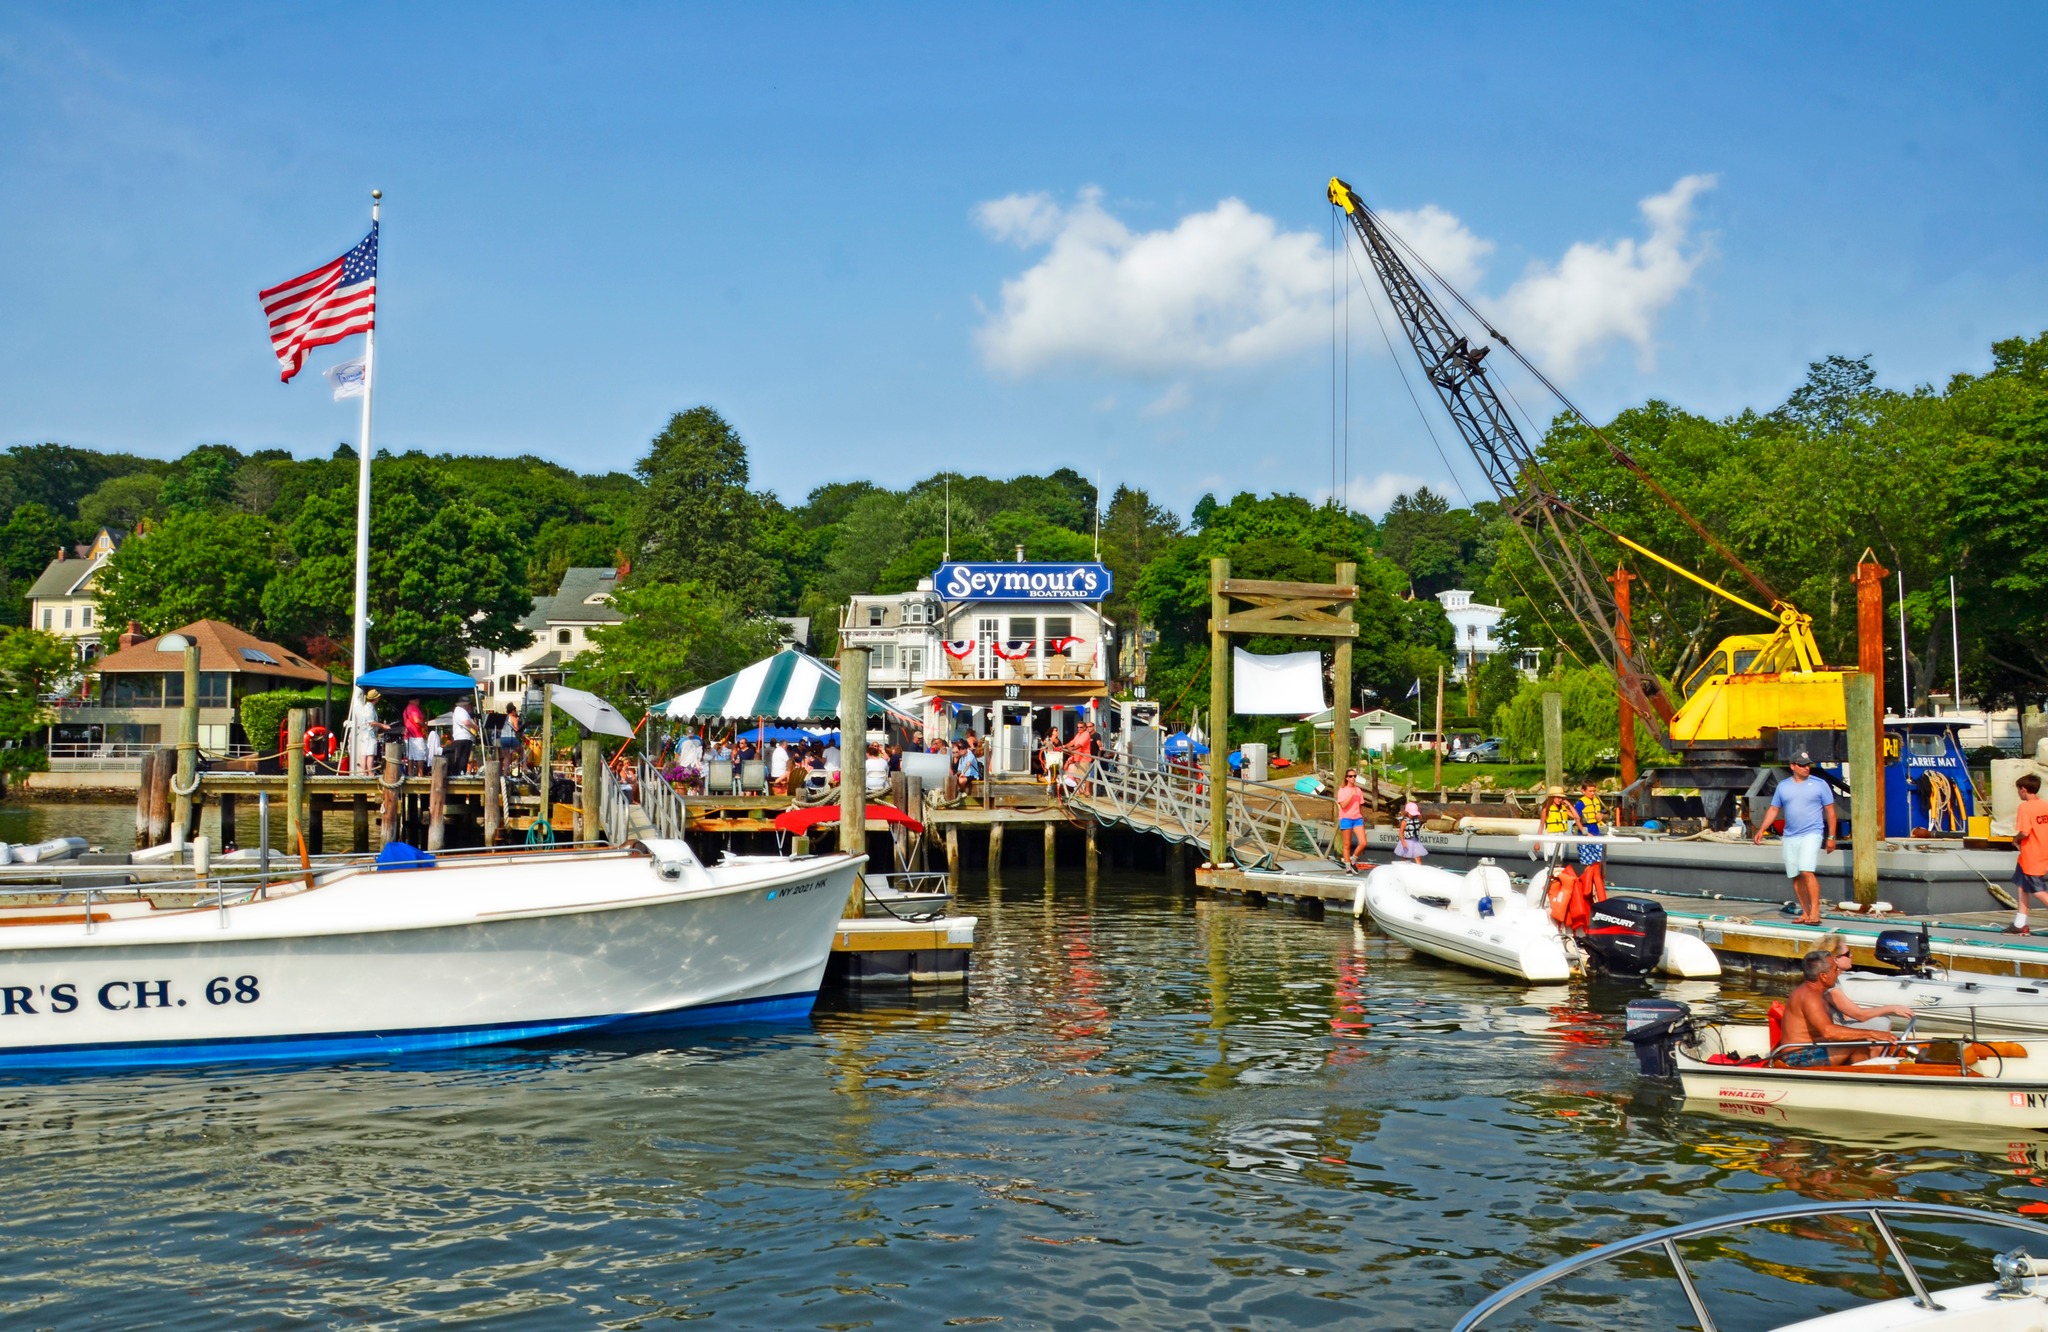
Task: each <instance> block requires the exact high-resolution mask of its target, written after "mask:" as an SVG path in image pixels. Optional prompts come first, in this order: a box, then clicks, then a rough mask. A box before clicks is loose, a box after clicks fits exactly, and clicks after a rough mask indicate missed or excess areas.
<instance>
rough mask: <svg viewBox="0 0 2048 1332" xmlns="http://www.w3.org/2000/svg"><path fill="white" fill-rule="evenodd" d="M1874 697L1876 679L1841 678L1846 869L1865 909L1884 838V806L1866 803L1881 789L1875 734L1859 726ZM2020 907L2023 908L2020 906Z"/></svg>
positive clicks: (1863, 675) (1860, 674) (1861, 674)
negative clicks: (1845, 722)
mask: <svg viewBox="0 0 2048 1332" xmlns="http://www.w3.org/2000/svg"><path fill="white" fill-rule="evenodd" d="M1876 693H1877V677H1876V676H1874V675H1871V674H1869V673H1868V672H1865V671H1849V672H1847V673H1845V674H1844V675H1843V676H1842V706H1843V708H1844V709H1846V710H1845V711H1844V713H1843V714H1842V715H1843V716H1845V717H1847V718H1848V719H1849V728H1848V729H1849V735H1848V741H1849V785H1850V788H1851V790H1852V792H1853V796H1854V803H1853V804H1852V805H1851V806H1850V811H1849V812H1850V816H1851V817H1850V824H1849V869H1850V880H1851V881H1852V883H1853V884H1854V885H1855V889H1856V901H1857V902H1858V903H1860V904H1861V905H1863V906H1869V905H1870V904H1871V903H1872V902H1875V901H1876V900H1877V843H1878V840H1879V839H1880V838H1881V837H1883V836H1884V825H1883V824H1882V823H1880V822H1879V820H1880V819H1882V818H1883V817H1884V806H1883V805H1882V804H1881V803H1879V802H1878V801H1876V800H1866V799H1865V796H1866V794H1867V793H1869V792H1873V791H1881V790H1883V789H1884V767H1883V765H1882V763H1881V762H1880V761H1879V759H1878V749H1877V733H1876V732H1875V731H1873V730H1872V729H1871V728H1870V727H1868V726H1864V725H1862V724H1861V723H1862V721H1863V719H1864V718H1865V717H1868V716H1869V715H1870V713H1871V708H1872V703H1871V698H1872V696H1873V695H1875V694H1876ZM2020 905H2021V906H2023V907H2024V906H2025V905H2026V904H2025V903H2024V902H2022V903H2021V904H2020Z"/></svg>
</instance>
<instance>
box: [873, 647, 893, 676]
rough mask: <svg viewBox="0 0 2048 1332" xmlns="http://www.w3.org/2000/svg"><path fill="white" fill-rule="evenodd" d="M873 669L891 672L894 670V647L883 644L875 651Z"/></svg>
mask: <svg viewBox="0 0 2048 1332" xmlns="http://www.w3.org/2000/svg"><path fill="white" fill-rule="evenodd" d="M875 669H876V670H878V671H893V670H895V669H896V645H895V644H894V643H884V644H882V645H881V646H880V647H878V648H876V649H875Z"/></svg>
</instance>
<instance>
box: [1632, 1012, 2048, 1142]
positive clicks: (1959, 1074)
mask: <svg viewBox="0 0 2048 1332" xmlns="http://www.w3.org/2000/svg"><path fill="white" fill-rule="evenodd" d="M1627 1039H1628V1040H1629V1042H1630V1043H1631V1044H1633V1045H1634V1046H1635V1047H1636V1052H1637V1056H1638V1058H1639V1059H1640V1060H1641V1064H1642V1069H1643V1071H1644V1072H1645V1073H1648V1074H1651V1075H1653V1076H1655V1075H1660V1074H1670V1073H1675V1074H1676V1075H1677V1077H1678V1080H1679V1083H1680V1084H1681V1086H1683V1088H1684V1090H1685V1099H1686V1103H1687V1104H1688V1105H1690V1106H1698V1107H1713V1108H1715V1109H1721V1108H1726V1107H1744V1106H1746V1107H1756V1108H1761V1109H1769V1108H1771V1107H1777V1106H1783V1107H1786V1108H1788V1109H1791V1110H1795V1111H1798V1112H1802V1113H1803V1112H1811V1111H1821V1112H1828V1111H1833V1112H1840V1113H1843V1114H1858V1115H1865V1114H1879V1115H1887V1116H1891V1117H1893V1118H1901V1119H1922V1120H1934V1121H1939V1122H1941V1123H1946V1124H1971V1125H1982V1126H1986V1127H1995V1128H2006V1129H2020V1130H2026V1131H2032V1132H2039V1131H2041V1130H2043V1129H2048V1042H2031V1043H2023V1042H2019V1041H1971V1040H1967V1039H1955V1038H1929V1037H1922V1036H1918V1035H1917V1034H1909V1033H1901V1034H1900V1035H1899V1036H1897V1037H1886V1036H1882V1035H1877V1034H1875V1033H1873V1040H1874V1041H1876V1042H1885V1043H1886V1044H1883V1045H1880V1046H1879V1052H1878V1055H1877V1057H1875V1058H1868V1059H1862V1060H1860V1061H1859V1062H1856V1063H1847V1064H1824V1065H1821V1066H1818V1067H1792V1066H1788V1065H1787V1064H1785V1062H1784V1061H1783V1059H1782V1057H1781V1056H1782V1053H1783V1049H1782V1047H1780V1046H1778V1045H1777V1044H1776V1042H1775V1041H1774V1039H1773V1032H1772V1030H1771V1028H1770V1027H1769V1026H1767V1025H1765V1024H1762V1023H1734V1022H1705V1023H1695V1022H1694V1021H1692V1014H1691V1012H1690V1010H1689V1009H1688V1008H1687V1007H1686V1005H1684V1004H1680V1003H1674V1002H1673V1001H1671V1000H1668V999H1633V1000H1630V1001H1629V1011H1628V1033H1627ZM1838 1044H1852V1045H1857V1046H1860V1047H1865V1048H1867V1047H1868V1046H1869V1045H1870V1044H1871V1043H1870V1042H1841V1043H1838Z"/></svg>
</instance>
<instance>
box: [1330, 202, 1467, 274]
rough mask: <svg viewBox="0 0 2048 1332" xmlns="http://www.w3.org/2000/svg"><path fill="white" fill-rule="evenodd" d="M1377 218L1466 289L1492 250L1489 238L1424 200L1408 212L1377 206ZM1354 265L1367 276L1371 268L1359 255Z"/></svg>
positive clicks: (1437, 268) (1434, 266) (1433, 266)
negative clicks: (1412, 210) (1474, 231)
mask: <svg viewBox="0 0 2048 1332" xmlns="http://www.w3.org/2000/svg"><path fill="white" fill-rule="evenodd" d="M1379 218H1380V220H1381V221H1382V222H1384V223H1386V224H1387V226H1388V227H1389V228H1391V229H1392V230H1393V233H1394V234H1395V235H1396V236H1399V237H1400V238H1401V239H1402V240H1404V241H1406V242H1408V244H1409V245H1410V246H1412V247H1414V250H1415V252H1416V253H1417V254H1419V255H1421V256H1422V257H1423V259H1424V260H1426V261H1427V262H1428V264H1429V266H1430V267H1431V268H1434V269H1435V270H1436V271H1437V272H1439V273H1441V274H1443V275H1444V280H1445V281H1446V282H1449V283H1450V284H1451V285H1452V286H1454V287H1457V288H1458V289H1460V290H1466V289H1468V288H1470V287H1472V286H1474V285H1475V284H1477V283H1478V281H1479V279H1480V277H1481V276H1483V275H1484V274H1485V272H1486V264H1485V262H1484V260H1485V259H1486V256H1487V255H1489V254H1492V253H1493V242H1492V241H1490V240H1481V239H1480V238H1479V237H1477V236H1475V235H1473V234H1472V233H1471V232H1470V231H1467V230H1466V229H1465V224H1464V223H1463V222H1460V221H1459V220H1458V219H1457V218H1456V217H1454V216H1452V215H1451V214H1449V213H1446V212H1445V211H1444V210H1443V209H1441V208H1438V207H1437V206H1436V205H1435V204H1424V205H1422V207H1420V208H1418V209H1416V210H1415V211H1414V212H1412V213H1409V212H1402V211H1400V210H1399V209H1394V208H1384V209H1381V210H1379ZM1353 253H1354V254H1356V253H1357V251H1355V250H1354V251H1353ZM1358 267H1359V271H1360V272H1363V273H1366V274H1367V275H1368V276H1370V274H1371V271H1372V270H1371V269H1370V268H1369V267H1367V265H1366V263H1365V261H1364V259H1363V258H1361V259H1360V260H1359V262H1358Z"/></svg>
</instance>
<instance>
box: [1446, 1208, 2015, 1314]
mask: <svg viewBox="0 0 2048 1332" xmlns="http://www.w3.org/2000/svg"><path fill="white" fill-rule="evenodd" d="M1822 1216H1827V1217H1854V1216H1865V1217H1868V1218H1870V1223H1871V1226H1872V1227H1873V1228H1874V1229H1875V1230H1876V1231H1877V1233H1878V1235H1879V1236H1880V1237H1882V1238H1883V1240H1884V1243H1885V1248H1886V1249H1887V1250H1888V1251H1889V1252H1890V1253H1891V1256H1892V1261H1893V1262H1895V1263H1897V1264H1898V1265H1899V1270H1900V1272H1901V1274H1902V1275H1904V1277H1905V1278H1906V1285H1907V1286H1908V1288H1910V1289H1911V1290H1912V1292H1913V1303H1914V1304H1915V1305H1917V1306H1919V1307H1920V1308H1922V1309H1926V1310H1929V1311H1936V1310H1939V1309H1940V1308H1941V1306H1940V1305H1938V1304H1936V1303H1935V1302H1934V1296H1933V1294H1932V1293H1930V1292H1929V1290H1928V1289H1927V1283H1926V1282H1925V1281H1924V1280H1922V1279H1921V1276H1920V1273H1919V1271H1918V1270H1917V1269H1915V1268H1914V1266H1913V1263H1912V1260H1911V1259H1909V1258H1908V1257H1907V1256H1906V1251H1905V1250H1904V1249H1903V1248H1902V1247H1901V1246H1900V1244H1899V1240H1898V1236H1897V1235H1896V1234H1895V1233H1894V1232H1893V1230H1892V1227H1891V1225H1890V1224H1889V1223H1888V1222H1887V1221H1886V1218H1887V1217H1894V1216H1912V1217H1933V1218H1940V1219H1944V1220H1949V1221H1961V1222H1967V1223H1969V1224H1972V1225H1995V1226H2004V1227H2007V1228H2010V1229H2013V1230H2024V1231H2026V1232H2027V1233H2029V1234H2032V1235H2037V1236H2041V1237H2044V1238H2048V1224H2044V1223H2042V1222H2038V1221H2028V1220H2026V1219H2024V1218H2021V1217H2015V1216H1999V1215H1997V1214H1995V1213H1991V1212H1980V1211H1976V1210H1973V1209H1971V1208H1968V1207H1955V1206H1951V1205H1949V1204H1946V1203H1869V1204H1863V1203H1859V1204H1854V1205H1846V1206H1845V1205H1844V1204H1842V1203H1831V1202H1806V1203H1788V1204H1785V1205H1784V1206H1780V1207H1767V1208H1764V1209H1762V1210H1760V1211H1755V1212H1743V1213H1741V1214H1739V1215H1736V1216H1724V1217H1716V1218H1713V1219H1710V1220H1705V1221H1689V1222H1686V1223H1684V1224H1682V1225H1676V1226H1666V1227H1665V1228H1664V1229H1662V1230H1653V1231H1651V1232H1650V1233H1649V1234H1647V1235H1639V1236H1637V1237H1636V1238H1634V1239H1626V1240H1617V1241H1615V1242H1614V1243H1612V1244H1603V1245H1601V1246H1600V1247H1599V1248H1597V1249H1592V1250H1589V1251H1588V1252H1586V1253H1582V1254H1580V1255H1578V1256H1577V1257H1575V1258H1566V1259H1564V1260H1563V1261H1561V1262H1556V1263H1552V1264H1551V1265H1550V1266H1548V1267H1546V1268H1544V1269H1542V1270H1541V1271H1539V1272H1532V1273H1530V1274H1529V1275H1528V1276H1525V1277H1523V1278H1522V1279H1521V1280H1520V1281H1517V1282H1515V1283H1514V1284H1513V1285H1510V1286H1505V1287H1503V1288H1501V1289H1500V1290H1498V1291H1495V1292H1494V1293H1493V1295H1491V1296H1490V1297H1488V1298H1487V1299H1486V1300H1484V1301H1482V1302H1481V1303H1480V1304H1478V1305H1476V1306H1475V1307H1474V1308H1473V1309H1472V1310H1471V1311H1470V1312H1468V1313H1467V1314H1466V1315H1465V1316H1464V1317H1463V1318H1461V1319H1459V1320H1458V1322H1457V1325H1456V1327H1454V1328H1453V1329H1452V1332H1468V1329H1471V1328H1476V1327H1479V1326H1480V1325H1481V1324H1483V1323H1485V1322H1486V1320H1487V1319H1488V1318H1491V1317H1492V1316H1493V1315H1495V1314H1497V1313H1499V1312H1500V1311H1501V1310H1503V1309H1505V1308H1507V1307H1508V1306H1509V1305H1511V1304H1514V1303H1516V1302H1518V1301H1520V1300H1522V1299H1524V1298H1525V1297H1527V1296H1529V1295H1532V1294H1534V1293H1535V1292H1537V1291H1539V1290H1542V1289H1543V1288H1544V1287H1546V1286H1550V1285H1553V1284H1555V1283H1556V1282H1558V1281H1561V1280H1563V1279H1564V1278H1565V1277H1568V1276H1571V1275H1572V1274H1574V1273H1576V1272H1581V1271H1584V1270H1585V1269H1587V1268H1589V1267H1594V1266H1597V1265H1598V1264H1601V1263H1604V1262H1607V1261H1608V1260H1610V1259H1614V1258H1620V1257H1623V1256H1625V1255H1627V1254H1631V1253H1642V1252H1644V1251H1646V1250H1650V1249H1657V1250H1661V1251H1662V1252H1663V1254H1664V1257H1665V1259H1666V1260H1667V1261H1668V1262H1670V1264H1671V1271H1672V1278H1673V1280H1675V1281H1677V1282H1678V1285H1679V1288H1680V1289H1681V1290H1682V1291H1684V1293H1685V1299H1686V1303H1687V1304H1688V1305H1689V1306H1690V1307H1691V1309H1692V1313H1693V1317H1694V1318H1696V1319H1697V1320H1698V1321H1699V1327H1700V1332H1719V1328H1720V1325H1719V1324H1718V1323H1716V1322H1715V1321H1714V1318H1713V1315H1712V1314H1710V1313H1708V1312H1707V1307H1706V1304H1705V1302H1704V1301H1703V1300H1702V1299H1701V1297H1700V1291H1699V1287H1698V1286H1697V1284H1695V1282H1694V1281H1693V1278H1692V1273H1691V1270H1690V1269H1688V1268H1687V1267H1686V1265H1685V1259H1684V1258H1683V1257H1682V1256H1681V1255H1680V1254H1679V1252H1678V1242H1679V1241H1680V1240H1686V1239H1694V1238H1697V1237H1698V1236H1701V1235H1713V1234H1718V1233H1720V1232H1722V1231H1728V1230H1741V1229H1744V1228H1747V1227H1749V1226H1759V1225H1769V1224H1771V1223H1773V1222H1778V1221H1789V1220H1796V1219H1799V1218H1802V1217H1822ZM1794 1326H1796V1324H1795V1325H1794Z"/></svg>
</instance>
